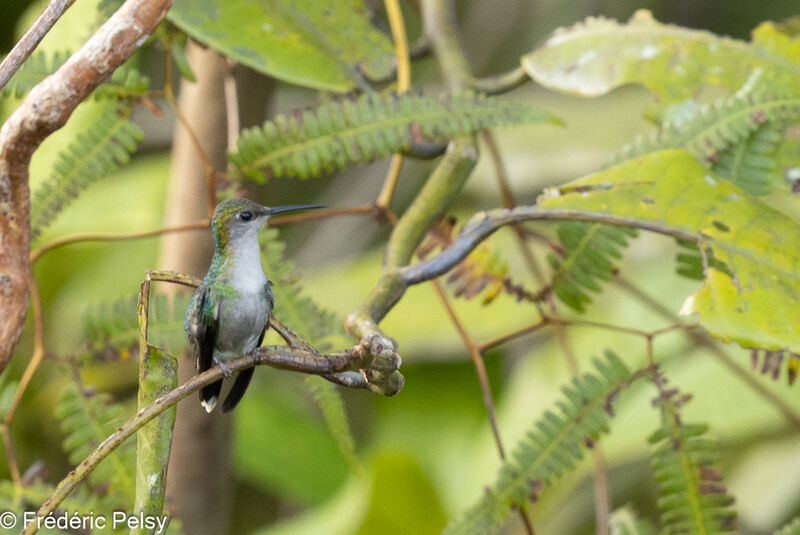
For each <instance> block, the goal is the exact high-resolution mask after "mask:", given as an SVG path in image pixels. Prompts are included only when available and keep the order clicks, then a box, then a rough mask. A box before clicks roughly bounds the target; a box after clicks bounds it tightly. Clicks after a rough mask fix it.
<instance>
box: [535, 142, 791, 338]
mask: <svg viewBox="0 0 800 535" xmlns="http://www.w3.org/2000/svg"><path fill="white" fill-rule="evenodd" d="M540 205H541V207H542V208H560V209H572V210H581V211H587V212H595V213H603V214H612V215H614V216H619V217H623V218H627V219H629V220H630V221H631V222H632V223H633V224H636V225H638V226H649V227H650V228H655V229H657V230H658V229H661V230H663V231H664V232H666V233H670V232H672V233H681V234H682V235H683V236H692V237H693V240H695V241H696V243H697V244H698V245H699V246H700V249H702V250H708V251H710V253H711V254H712V255H713V257H714V258H715V259H716V260H718V261H719V262H722V263H724V269H718V268H715V267H713V266H712V265H710V264H709V267H707V268H706V270H705V283H704V285H703V287H702V288H701V289H700V290H699V291H698V292H697V293H695V294H694V295H692V296H691V297H690V298H689V299H687V301H686V304H685V306H684V311H685V312H687V313H691V312H697V313H699V315H700V321H701V323H702V325H703V326H704V327H705V328H706V329H708V331H709V332H711V333H712V334H714V335H715V336H718V337H720V338H722V339H724V340H735V341H737V342H739V343H740V344H741V345H743V346H745V347H762V348H766V349H769V350H784V349H785V350H790V351H793V352H800V330H798V327H797V326H798V325H800V307H798V305H797V303H798V301H799V300H800V224H798V223H797V222H796V221H795V220H794V219H792V218H791V217H789V216H787V215H785V214H784V213H782V212H779V211H778V210H775V209H774V208H771V207H770V206H768V205H766V204H764V203H762V202H761V201H759V200H758V199H756V198H755V197H752V196H750V195H749V194H747V193H746V192H745V191H744V190H742V189H739V188H737V187H736V186H734V185H733V184H731V183H730V182H727V181H725V180H723V179H719V178H715V177H714V176H713V175H712V174H711V173H710V172H709V171H708V170H707V169H706V168H705V167H703V166H702V165H701V164H700V163H698V162H697V161H696V160H695V159H694V158H692V156H691V155H690V154H689V153H688V152H686V151H684V150H665V151H660V152H655V153H652V154H649V155H646V156H643V157H641V158H637V159H635V160H630V161H628V162H625V163H623V164H620V165H617V166H614V167H611V168H609V169H606V170H604V171H602V172H599V173H596V174H593V175H590V176H588V177H585V178H582V179H579V180H577V181H574V182H572V183H570V184H568V185H567V186H566V187H563V188H561V189H559V190H558V191H556V192H552V193H550V194H549V195H545V196H544V198H543V199H542V200H541V201H540Z"/></svg>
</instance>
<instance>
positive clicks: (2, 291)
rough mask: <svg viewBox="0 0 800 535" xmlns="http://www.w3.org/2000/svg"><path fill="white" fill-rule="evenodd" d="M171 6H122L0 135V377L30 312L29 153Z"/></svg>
mask: <svg viewBox="0 0 800 535" xmlns="http://www.w3.org/2000/svg"><path fill="white" fill-rule="evenodd" d="M171 5H172V0H128V1H127V2H125V4H123V6H122V7H121V8H120V9H119V10H118V11H117V12H116V13H114V15H112V16H111V18H110V19H108V21H107V22H106V23H105V24H103V26H101V27H100V29H99V30H98V31H97V33H95V34H94V35H93V36H92V37H91V38H90V39H89V40H88V41H87V42H86V44H84V45H83V47H81V49H80V50H78V52H76V53H75V54H73V55H72V57H70V58H69V59H68V60H67V61H66V63H64V65H62V66H61V68H59V69H58V71H56V73H55V74H53V75H52V76H49V77H47V78H45V79H44V80H43V81H42V82H41V83H39V84H38V85H37V86H36V87H34V88H33V89H32V90H31V92H30V93H29V94H28V97H27V98H26V99H25V102H23V103H22V105H21V106H20V107H19V108H17V110H16V111H15V112H14V113H13V114H12V115H11V117H10V118H9V119H8V121H6V123H5V124H4V125H3V127H2V129H0V251H2V254H0V371H2V370H3V369H5V367H6V365H8V362H9V361H10V360H11V356H12V355H13V353H14V349H15V348H16V347H17V343H18V342H19V339H20V336H21V335H22V329H23V326H24V324H25V316H26V314H27V311H28V276H29V270H30V263H29V256H28V252H29V248H30V191H29V189H28V165H29V164H30V160H31V156H32V155H33V152H34V151H35V150H36V149H37V148H38V147H39V145H40V144H41V143H42V141H43V140H44V139H45V138H46V137H47V136H48V135H50V134H51V133H53V132H54V131H56V130H58V129H59V128H61V127H62V126H63V125H64V123H66V122H67V119H68V118H69V116H70V115H71V114H72V112H73V111H74V110H75V108H76V107H77V106H78V104H80V103H81V102H83V101H84V100H85V99H86V97H88V96H89V94H90V93H91V92H92V91H93V90H94V89H95V88H96V87H97V86H98V85H100V84H101V83H102V82H103V81H104V80H106V79H107V78H108V77H109V76H110V75H111V73H113V72H114V70H115V69H116V68H117V67H119V66H120V65H122V63H124V62H125V60H127V59H128V57H130V55H131V54H133V52H134V51H135V50H136V49H137V48H139V46H141V45H142V43H144V40H145V39H146V38H147V37H148V36H149V35H150V33H151V32H152V31H153V30H154V29H155V28H156V26H157V25H158V24H159V23H160V22H161V21H162V20H163V18H164V16H165V15H166V13H167V10H168V9H169V7H170V6H171Z"/></svg>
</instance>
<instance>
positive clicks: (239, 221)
mask: <svg viewBox="0 0 800 535" xmlns="http://www.w3.org/2000/svg"><path fill="white" fill-rule="evenodd" d="M306 208H323V206H320V205H316V204H292V205H289V206H276V207H274V208H269V207H267V206H261V205H260V204H258V203H256V202H253V201H251V200H249V199H241V198H236V199H226V200H224V201H222V202H221V203H219V204H218V205H217V208H216V209H215V210H214V216H213V217H212V218H211V230H212V231H213V232H214V242H215V243H216V245H217V248H222V249H224V248H225V247H227V246H229V245H231V244H233V243H237V242H238V241H239V240H242V239H248V238H250V239H255V237H256V236H257V235H258V231H259V230H260V229H261V227H263V226H264V224H265V223H266V222H267V219H269V217H270V216H271V215H273V214H277V213H280V212H288V211H290V210H302V209H306Z"/></svg>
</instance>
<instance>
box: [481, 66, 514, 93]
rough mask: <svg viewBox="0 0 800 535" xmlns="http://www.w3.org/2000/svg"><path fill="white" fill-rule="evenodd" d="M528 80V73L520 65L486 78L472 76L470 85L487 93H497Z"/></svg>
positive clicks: (509, 89)
mask: <svg viewBox="0 0 800 535" xmlns="http://www.w3.org/2000/svg"><path fill="white" fill-rule="evenodd" d="M528 80H529V78H528V73H526V72H525V69H523V68H522V67H521V66H520V67H517V68H515V69H511V70H510V71H508V72H504V73H502V74H495V75H494V76H487V77H486V78H474V79H473V80H472V81H471V82H470V86H472V88H473V89H474V90H476V91H480V92H481V93H486V94H487V95H498V94H500V93H507V92H509V91H511V90H512V89H515V88H517V87H519V86H521V85H522V84H524V83H525V82H527V81H528Z"/></svg>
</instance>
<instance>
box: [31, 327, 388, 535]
mask: <svg viewBox="0 0 800 535" xmlns="http://www.w3.org/2000/svg"><path fill="white" fill-rule="evenodd" d="M386 351H387V346H385V345H383V344H382V343H381V342H380V341H379V340H375V339H366V340H363V341H362V342H361V343H360V344H359V345H357V346H354V347H352V348H350V349H346V350H342V351H337V352H334V353H329V354H324V355H323V354H320V353H317V352H316V351H313V352H311V351H306V350H303V349H298V348H288V347H285V346H262V347H260V348H259V349H257V350H255V351H253V352H252V353H250V354H248V355H246V356H244V357H241V358H238V359H235V360H229V361H227V362H226V364H227V366H228V368H230V370H231V371H232V372H238V371H240V370H243V369H245V368H251V367H253V366H260V365H267V366H272V367H274V368H279V369H283V370H292V371H296V372H301V373H309V374H314V375H326V374H335V373H339V372H346V371H350V370H358V371H362V372H364V373H365V374H367V372H373V373H386V372H389V370H390V369H391V368H392V367H394V371H396V370H397V366H399V358H398V357H397V355H396V354H394V358H392V357H391V356H389V358H388V359H386V358H384V357H386V356H387V355H386V354H385V353H386ZM387 362H393V363H394V364H390V366H389V367H384V366H383V365H384V364H386V363H387ZM398 373H399V372H398ZM222 378H223V372H222V369H221V368H220V367H219V366H214V367H213V368H211V369H210V370H208V371H205V372H203V373H201V374H199V375H196V376H194V377H192V378H191V379H189V380H188V381H186V382H185V383H184V384H182V385H180V386H179V387H178V388H176V389H174V390H172V391H171V392H169V393H168V394H165V395H163V396H161V397H159V398H158V399H156V400H155V401H153V403H151V404H150V405H148V406H147V407H145V408H143V409H141V410H140V411H138V412H137V413H136V414H135V415H134V416H132V417H131V418H129V419H128V421H126V422H125V423H124V424H122V425H121V426H120V427H119V428H118V429H117V430H116V431H115V432H114V433H113V434H112V435H111V436H109V437H108V438H107V439H105V440H104V441H103V443H102V444H100V446H98V447H97V449H95V450H94V451H93V452H92V453H91V454H90V455H89V456H88V457H87V458H86V459H85V460H84V461H83V462H81V463H80V464H79V465H78V466H76V467H75V468H74V469H73V470H72V471H71V472H70V473H69V474H67V476H66V477H65V478H64V479H63V480H62V481H61V482H60V483H59V484H58V486H57V487H56V489H55V491H54V492H53V494H52V495H51V496H50V497H49V498H48V499H47V500H46V501H45V502H44V503H43V504H42V505H41V507H39V510H38V511H37V515H38V516H39V517H40V518H43V517H45V516H47V515H48V514H50V513H52V512H53V511H54V510H55V509H56V508H57V507H58V506H59V505H60V504H61V502H63V501H64V499H65V498H66V497H67V496H69V494H70V493H71V492H72V491H73V490H74V489H75V487H77V486H78V484H79V483H80V482H81V481H83V480H84V479H85V478H86V477H87V476H88V475H89V473H91V471H92V470H94V468H95V467H96V466H97V465H98V464H99V463H100V462H101V461H102V460H103V459H105V458H106V457H107V456H108V455H109V454H110V453H111V452H112V451H114V450H115V449H116V448H117V447H119V445H120V444H122V443H123V442H124V441H125V440H126V439H128V438H130V437H131V436H132V435H133V434H134V433H136V431H138V430H139V429H140V428H141V427H142V426H143V425H145V424H146V423H147V422H149V421H151V420H152V419H153V418H155V417H156V416H158V415H159V414H161V413H162V412H164V411H165V410H167V409H168V408H170V407H172V406H173V405H175V404H176V403H178V402H179V401H180V400H182V399H184V398H185V397H187V396H189V395H190V394H192V393H193V392H196V391H197V390H199V389H200V388H202V387H203V386H205V385H207V384H209V383H212V382H214V381H216V380H218V379H222ZM373 386H376V385H373ZM399 386H400V387H402V384H400V385H399ZM359 387H361V388H367V389H369V390H372V388H370V385H369V384H366V383H365V384H363V385H359ZM373 391H375V390H373ZM381 393H384V394H387V395H391V393H393V392H389V391H386V392H381ZM35 532H36V522H31V523H30V524H29V525H28V526H27V527H26V528H25V530H24V531H23V532H22V533H23V534H27V535H30V534H32V533H35Z"/></svg>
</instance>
